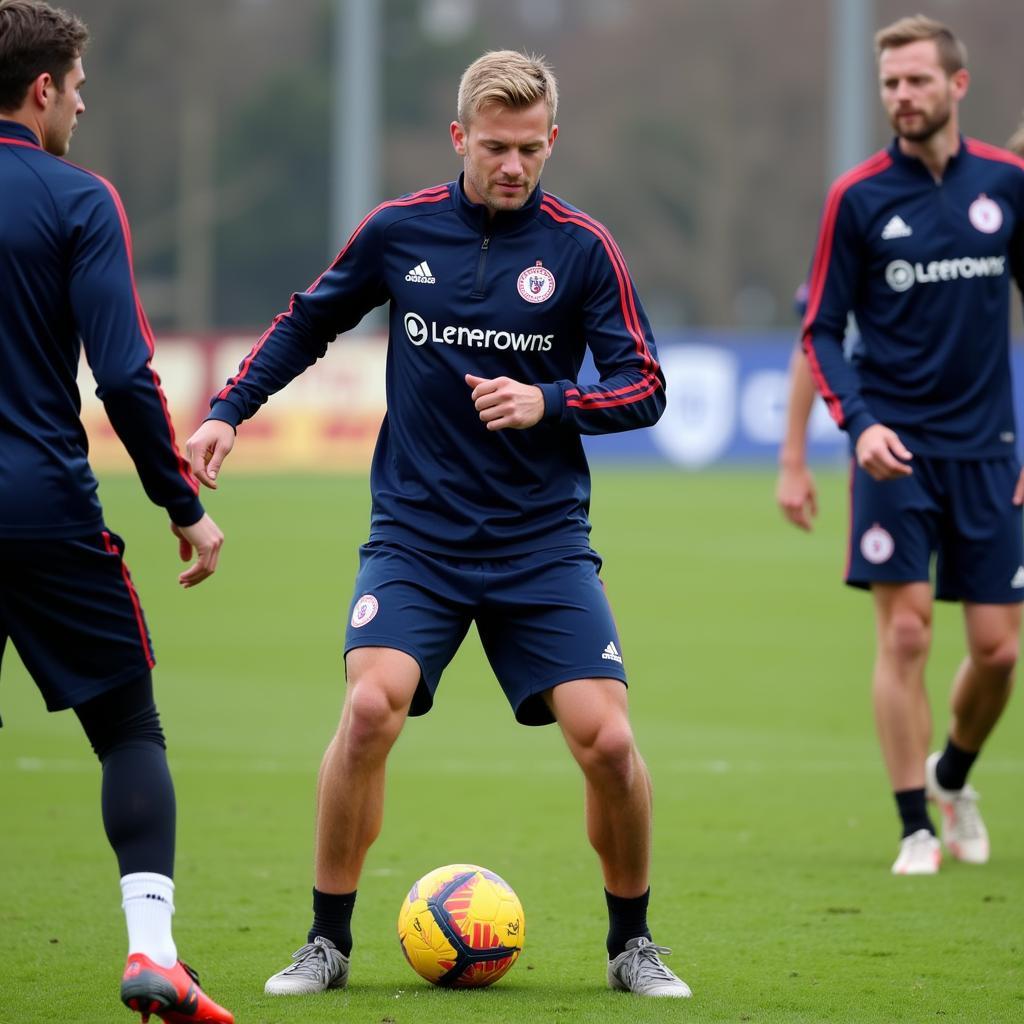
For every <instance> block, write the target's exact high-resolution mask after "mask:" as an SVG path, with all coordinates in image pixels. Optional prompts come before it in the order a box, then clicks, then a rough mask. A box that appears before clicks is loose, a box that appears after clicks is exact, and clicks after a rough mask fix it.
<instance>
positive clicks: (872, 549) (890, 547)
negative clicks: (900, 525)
mask: <svg viewBox="0 0 1024 1024" xmlns="http://www.w3.org/2000/svg"><path fill="white" fill-rule="evenodd" d="M895 550H896V542H895V541H894V540H893V539H892V534H891V533H890V532H889V531H888V530H883V529H882V527H881V526H879V525H878V523H875V525H874V526H872V527H871V528H870V529H867V530H865V531H864V534H863V536H862V537H861V539H860V553H861V554H862V555H863V556H864V557H865V558H866V559H867V560H868V561H869V562H870V563H871V564H872V565H881V564H882V563H883V562H888V561H889V559H890V558H892V553H893V552H894V551H895Z"/></svg>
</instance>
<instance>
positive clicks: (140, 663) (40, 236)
mask: <svg viewBox="0 0 1024 1024" xmlns="http://www.w3.org/2000/svg"><path fill="white" fill-rule="evenodd" d="M87 39H88V32H87V30H86V28H85V26H84V25H83V24H82V23H81V22H80V21H79V20H78V19H77V18H75V17H74V16H73V15H70V14H68V13H67V12H65V11H62V10H56V9H54V8H51V7H48V6H47V5H46V4H43V3H37V2H35V0H0V224H2V225H3V231H2V233H0V294H2V295H3V301H2V302H0V655H2V653H3V648H4V646H5V644H6V642H7V638H8V637H10V639H11V641H12V642H13V643H14V646H15V647H16V648H17V650H18V653H19V654H20V655H21V659H22V661H23V662H24V663H25V667H26V668H27V669H28V671H29V673H30V674H31V675H32V677H33V679H34V680H35V682H36V684H37V685H38V686H39V689H40V691H41V692H42V694H43V697H44V699H45V700H46V706H47V708H48V709H49V710H50V711H57V710H60V709H62V708H69V707H70V708H74V711H75V714H76V715H77V716H78V718H79V720H80V721H81V723H82V727H83V728H84V730H85V732H86V735H87V736H88V737H89V741H90V742H91V743H92V746H93V749H94V750H95V752H96V755H97V757H98V758H99V759H100V761H101V762H102V765H103V795H102V809H103V825H104V828H105V829H106V833H107V838H108V839H109V840H110V844H111V846H112V847H113V848H114V852H115V854H116V855H117V860H118V865H119V867H120V870H121V876H122V877H121V890H122V893H123V900H124V902H123V907H124V912H125V916H126V918H127V924H128V963H127V965H126V968H125V972H124V979H123V981H122V983H121V998H122V1000H123V1001H124V1002H125V1004H126V1005H127V1006H129V1007H130V1008H131V1009H134V1010H139V1011H141V1013H142V1019H143V1020H144V1021H145V1020H148V1019H149V1016H150V1014H151V1013H155V1014H157V1015H158V1016H160V1017H163V1018H164V1019H165V1020H168V1021H220V1022H228V1024H230V1022H231V1021H232V1020H233V1018H232V1016H231V1014H230V1013H228V1011H227V1010H224V1009H222V1008H221V1007H219V1006H217V1004H216V1003H214V1002H212V1001H211V1000H210V999H208V998H207V996H206V995H205V994H204V993H203V992H202V990H201V989H200V988H199V982H198V979H197V978H196V976H195V974H194V973H193V972H192V971H191V970H190V969H189V968H188V967H186V966H185V965H184V964H182V963H181V962H180V961H179V960H178V954H177V950H176V948H175V945H174V939H173V937H172V935H171V915H172V914H173V912H174V906H173V894H174V883H173V881H172V880H171V878H172V875H173V873H174V832H175V800H174V787H173V784H172V782H171V777H170V774H169V772H168V769H167V757H166V753H165V749H164V735H163V731H162V729H161V727H160V719H159V716H158V714H157V710H156V706H155V704H154V701H153V685H152V680H151V677H150V670H151V669H152V667H153V665H154V664H155V661H154V658H153V651H152V648H151V646H150V640H149V632H148V629H147V627H146V622H145V619H144V618H143V615H142V609H141V607H140V606H139V599H138V595H137V594H136V592H135V588H134V587H133V585H132V581H131V577H130V575H129V574H128V568H127V566H126V565H125V564H124V562H123V560H122V555H123V552H124V542H123V541H122V540H121V538H120V537H118V536H117V534H115V533H113V532H112V531H110V530H109V529H108V528H107V527H106V525H105V524H104V521H103V511H102V509H101V508H100V503H99V501H98V499H97V496H96V479H95V477H94V476H93V474H92V470H91V469H90V468H89V463H88V459H87V442H86V437H85V431H84V430H83V428H82V424H81V421H80V419H79V412H80V409H81V399H80V397H79V393H78V388H77V385H76V375H77V372H78V362H79V355H80V351H81V349H82V347H83V346H84V348H85V354H86V356H87V358H88V360H89V365H90V367H91V368H92V371H93V374H94V376H95V378H96V383H97V385H98V393H99V396H100V398H101V399H102V400H103V403H104V405H105V407H106V410H107V414H108V415H109V417H110V422H111V423H112V424H113V426H114V429H115V430H116V431H117V433H118V436H119V437H120V438H121V440H122V441H123V443H124V445H125V447H126V448H127V449H128V451H129V453H130V454H131V456H132V458H133V459H134V461H135V465H136V469H137V470H138V473H139V477H140V479H141V480H142V484H143V486H144V487H145V490H146V493H147V494H148V495H149V497H150V498H151V499H152V500H153V501H154V502H155V503H156V504H157V505H161V506H163V507H164V508H165V509H166V510H167V514H168V516H169V517H170V520H171V529H172V530H173V532H174V534H175V536H176V537H177V540H178V545H179V550H180V554H181V556H182V559H183V560H184V561H188V560H189V559H190V558H191V557H192V550H193V549H195V551H196V553H197V560H196V562H195V563H194V564H193V565H192V566H191V567H190V568H188V569H186V570H185V571H184V572H183V573H182V574H181V575H180V576H179V580H180V582H181V584H182V585H183V586H185V587H192V586H195V585H196V584H198V583H201V582H202V581H203V580H204V579H206V578H207V577H208V576H209V575H210V574H211V573H212V572H213V571H214V570H215V568H216V565H217V556H218V552H219V550H220V547H221V544H222V542H223V536H222V534H221V532H220V530H219V529H218V527H217V525H216V524H215V523H214V522H213V520H212V519H210V517H209V516H208V515H206V514H205V513H204V511H203V506H202V505H201V504H200V502H199V499H198V497H197V496H196V495H197V492H198V490H199V485H198V484H197V483H196V482H195V478H194V477H193V476H192V474H191V473H190V472H189V469H188V465H187V464H186V463H185V461H184V460H183V459H182V458H181V456H180V455H179V453H178V450H177V448H176V446H175V442H174V432H173V430H172V428H171V421H170V418H169V416H168V413H167V404H166V401H165V399H164V395H163V392H162V390H161V387H160V381H159V379H158V378H157V376H156V374H155V373H154V372H153V370H152V369H151V368H150V357H151V356H152V354H153V336H152V333H151V331H150V328H149V324H148V323H147V322H146V318H145V314H144V313H143V312H142V307H141V305H140V304H139V300H138V295H137V294H136V292H135V286H134V280H133V271H132V264H131V243H130V241H129V237H128V227H127V221H126V220H125V216H124V210H123V208H122V206H121V202H120V199H119V198H118V195H117V193H116V192H115V191H114V189H113V187H112V186H111V185H110V184H109V183H107V182H106V181H104V180H103V179H102V178H100V177H98V176H97V175H95V174H91V173H89V172H88V171H84V170H82V169H80V168H78V167H75V166H74V165H73V164H69V163H67V162H65V161H64V160H63V159H60V158H62V157H63V156H64V155H65V154H66V153H67V151H68V146H69V143H70V141H71V134H72V132H73V131H74V130H75V126H76V123H77V119H78V117H79V115H81V114H82V113H84V111H85V106H84V104H83V103H82V99H81V93H80V90H81V88H82V84H83V82H84V81H85V73H84V71H83V70H82V51H83V50H84V49H85V46H86V42H87ZM99 1016H100V1017H103V1018H104V1019H105V1018H106V1016H107V1015H106V1014H104V1013H100V1014H99Z"/></svg>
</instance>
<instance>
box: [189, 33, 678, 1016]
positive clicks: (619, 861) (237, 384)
mask: <svg viewBox="0 0 1024 1024" xmlns="http://www.w3.org/2000/svg"><path fill="white" fill-rule="evenodd" d="M556 101H557V87H556V83H555V79H554V77H553V75H552V74H551V71H550V69H549V68H548V66H547V65H546V64H545V63H544V62H543V61H542V60H541V59H539V58H535V57H528V56H526V55H524V54H521V53H515V52H512V51H496V52H492V53H488V54H485V55H484V56H483V57H481V58H480V59H479V60H477V61H476V62H475V63H474V64H472V65H471V66H470V67H469V68H468V69H467V71H466V72H465V74H464V76H463V78H462V81H461V85H460V88H459V99H458V120H456V121H453V122H452V123H451V126H450V135H451V141H452V145H453V147H454V149H455V152H456V153H457V154H458V155H459V156H460V157H461V158H462V160H463V168H464V173H463V174H462V176H461V177H460V179H459V180H458V181H453V182H448V183H447V184H443V185H437V186H434V187H433V188H427V189H424V190H422V191H420V192H417V193H414V194H413V195H409V196H405V197H403V198H400V199H396V200H392V201H391V202H385V203H382V204H381V205H380V206H379V207H377V208H376V209H375V210H373V211H372V212H371V213H370V214H368V215H367V216H366V218H365V219H364V220H363V222H362V223H361V224H360V225H359V226H358V227H357V228H356V230H355V232H354V233H353V235H352V237H351V238H350V239H349V241H348V243H347V244H346V246H345V247H344V249H342V251H341V253H340V254H339V255H338V257H337V258H336V259H335V261H334V263H332V264H331V266H330V267H328V269H327V270H326V271H325V272H324V273H323V275H321V277H319V278H318V279H317V280H316V281H315V282H314V283H313V284H312V285H311V286H310V287H309V289H307V290H306V291H305V292H300V293H298V294H296V295H293V296H292V301H291V305H290V306H289V308H288V310H287V312H285V313H283V314H281V315H280V316H278V317H277V318H276V319H275V320H274V322H273V324H272V325H271V327H270V328H269V330H268V331H267V332H266V334H264V335H263V337H262V338H261V339H260V340H259V342H258V343H257V345H256V347H255V348H254V349H253V350H252V352H250V354H249V355H248V356H247V357H246V358H245V360H244V361H243V362H242V364H241V366H240V368H239V372H238V374H237V376H235V377H234V378H232V379H231V380H230V381H228V383H227V385H226V386H225V388H224V389H223V390H222V391H221V392H220V393H219V394H218V395H217V396H215V398H214V399H213V402H212V411H211V414H210V418H209V419H207V420H206V421H205V422H204V423H203V424H202V425H201V426H200V427H199V429H198V430H197V431H196V433H195V434H194V435H193V436H192V438H190V440H189V442H188V445H187V451H188V452H189V453H190V458H191V460H192V467H193V469H194V470H195V472H196V474H197V475H198V476H199V479H200V480H201V481H203V482H204V483H205V484H207V485H209V486H213V485H214V484H215V481H216V478H217V474H218V471H219V469H220V467H221V464H222V462H223V460H224V458H225V456H226V455H227V454H228V452H229V451H230V450H231V447H232V444H233V443H234V436H235V431H234V428H235V427H236V426H237V425H238V424H239V423H241V422H242V421H243V420H245V419H247V418H248V417H250V416H252V415H253V414H254V413H255V412H256V411H257V410H258V409H259V407H260V405H261V404H262V403H263V402H264V401H266V399H267V397H268V396H269V395H271V394H272V393H273V392H275V391H277V390H278V389H279V388H282V387H284V386H285V385H286V384H287V383H288V382H289V381H290V380H292V379H293V378H294V377H295V376H297V375H298V374H299V373H301V372H302V371H303V370H304V369H305V368H306V367H307V366H309V365H310V364H312V363H313V362H315V361H316V360H317V359H318V358H319V357H320V356H322V355H323V354H324V352H325V350H326V348H327V346H328V344H330V343H331V342H332V341H333V340H334V339H335V337H336V336H337V335H338V334H340V333H343V332H345V331H348V330H351V329H352V328H353V327H354V326H355V325H356V324H357V323H358V322H359V321H360V320H361V319H362V318H363V317H364V316H365V315H366V314H367V313H368V312H369V311H370V310H371V309H373V308H374V307H375V306H380V305H383V304H385V303H387V304H388V305H389V307H390V310H389V317H390V320H389V325H390V333H389V341H388V361H387V381H386V384H387V403H388V410H387V415H386V417H385V419H384V423H383V425H382V427H381V431H380V435H379V437H378V441H377V448H376V452H375V454H374V458H373V465H372V469H371V477H370V490H371V494H372V518H371V525H370V539H369V543H368V544H367V545H365V546H364V547H363V549H362V551H361V559H360V569H359V574H358V576H357V579H356V584H355V592H354V595H353V599H352V603H351V606H350V607H351V615H350V621H349V626H348V630H347V635H346V641H345V652H346V653H345V667H346V673H347V678H348V686H347V689H346V693H345V701H344V707H343V710H342V714H341V722H340V725H339V727H338V731H337V734H336V736H335V737H334V739H333V740H332V741H331V743H330V745H329V747H328V749H327V752H326V754H325V755H324V759H323V763H322V767H321V771H320V780H319V787H318V809H317V828H316V865H315V887H314V890H313V925H312V927H311V928H310V930H309V934H308V937H307V938H308V944H307V945H305V946H303V947H302V948H301V949H300V950H298V952H296V953H295V954H294V958H293V959H294V962H293V964H292V965H290V966H289V967H287V968H285V969H284V970H282V971H281V972H279V973H278V974H275V975H274V976H273V977H272V978H270V979H269V981H268V982H267V984H266V991H267V992H270V993H276V994H289V993H303V992H319V991H323V990H325V989H328V988H336V987H341V986H343V985H344V984H345V983H346V981H347V978H348V973H349V954H350V951H351V948H352V937H351V914H352V906H353V903H354V901H355V898H356V892H355V891H356V886H357V884H358V881H359V876H360V872H361V870H362V866H363V861H364V858H365V856H366V853H367V851H368V849H369V847H370V845H371V843H372V842H373V841H374V839H375V838H376V837H377V835H378V833H379V831H380V828H381V821H382V811H383V800H384V768H385V762H386V759H387V755H388V752H389V751H390V749H391V747H392V744H393V743H394V742H395V740H396V739H397V737H398V734H399V732H400V731H401V729H402V727H403V725H404V723H405V720H406V717H407V716H408V715H410V714H411V715H420V714H423V713H425V712H426V711H427V710H428V709H429V708H430V706H431V703H432V701H433V697H434V691H435V690H436V688H437V685H438V683H439V681H440V678H441V674H442V672H443V670H444V668H445V666H446V665H447V664H448V662H449V661H450V660H451V658H452V656H453V655H454V654H455V651H456V650H457V649H458V647H459V645H460V644H461V642H462V640H463V638H464V637H465V635H466V632H467V630H468V628H469V625H470V623H471V622H473V621H475V622H476V625H477V628H478V631H479V634H480V637H481V640H482V642H483V646H484V649H485V651H486V653H487V656H488V658H489V660H490V663H491V665H492V667H493V669H494V671H495V674H496V675H497V677H498V679H499V681H500V683H501V686H502V688H503V689H504V691H505V694H506V696H507V698H508V700H509V703H510V704H511V706H512V708H513V710H514V712H515V715H516V718H517V719H518V720H519V721H520V722H521V723H523V724H527V725H542V724H545V723H549V722H554V721H557V722H558V724H559V726H560V728H561V730H562V733H563V734H564V737H565V740H566V742H567V744H568V746H569V749H570V750H571V752H572V754H573V756H574V757H575V758H576V760H577V762H578V763H579V766H580V768H581V769H582V771H583V775H584V779H585V791H586V818H587V830H588V835H589V838H590V841H591V843H592V845H593V846H594V848H595V850H596V851H597V854H598V857H599V859H600V861H601V866H602V869H603V873H604V882H605V890H606V895H607V905H608V913H609V922H610V925H609V934H608V942H607V947H608V965H607V977H608V983H609V984H610V985H611V987H613V988H616V989H628V990H630V991H633V992H637V993H640V994H641V995H647V996H683V997H685V996H689V995H690V990H689V988H688V987H687V986H686V985H685V984H684V983H683V982H682V981H680V980H679V979H678V978H677V977H676V976H675V975H674V974H673V973H672V972H671V971H670V970H669V969H668V968H667V967H666V966H665V965H664V964H663V963H662V961H661V959H660V954H664V953H667V952H668V950H666V949H665V948H663V947H660V946H656V945H654V944H653V943H652V941H651V933H650V931H649V930H648V927H647V903H648V894H649V885H648V872H649V860H650V835H651V786H650V779H649V776H648V773H647V769H646V767H645V765H644V762H643V760H642V759H641V757H640V755H639V753H638V752H637V748H636V745H635V743H634V740H633V733H632V729H631V727H630V722H629V715H628V709H627V701H626V686H625V682H626V673H625V669H624V666H623V655H622V653H621V650H622V647H621V642H620V640H619V636H618V632H617V630H616V627H615V622H614V620H613V618H612V614H611V610H610V608H609V605H608V601H607V599H606V597H605V595H604V591H603V588H602V585H601V581H600V579H599V576H598V570H599V568H600V565H601V560H600V558H599V557H598V556H597V555H596V554H595V553H594V552H593V551H592V550H591V549H590V546H589V540H588V538H589V531H590V523H589V519H588V509H589V495H590V475H589V470H588V468H587V463H586V458H585V456H584V452H583V446H582V444H581V438H580V435H581V434H584V433H587V434H600V433H606V432H610V431H617V430H629V429H633V428H636V427H644V426H649V425H650V424H652V423H654V422H655V421H656V420H657V419H658V417H659V416H660V415H661V413H662V411H663V409H664V404H665V397H664V395H665V391H664V378H663V376H662V373H661V369H660V367H659V364H658V361H657V355H656V351H655V346H654V339H653V337H652V335H651V330H650V326H649V324H648V322H647V318H646V316H645V314H644V311H643V308H642V306H641V305H640V300H639V298H638V296H637V293H636V290H635V289H634V287H633V283H632V281H631V280H630V277H629V273H628V271H627V269H626V264H625V261H624V260H623V258H622V254H621V252H620V251H619V249H618V247H617V246H616V244H615V242H614V240H613V239H612V237H611V235H610V234H609V232H608V230H607V229H606V228H605V227H604V226H603V225H601V224H599V223H598V222H597V221H595V220H593V218H591V217H589V216H588V215H587V214H585V213H583V212H581V211H580V210H578V209H576V208H575V207H573V206H570V205H569V204H568V203H566V202H564V201H563V200H562V199H559V198H558V197H556V196H554V195H550V194H548V193H546V192H544V190H543V189H541V188H540V186H539V180H540V175H541V171H542V169H543V167H544V163H545V161H546V160H547V158H548V156H549V155H550V154H551V150H552V147H553V145H554V143H555V138H556V136H557V135H558V127H557V126H556V125H555V123H554V120H555V112H556ZM588 345H589V347H590V349H591V351H592V353H593V356H594V360H595V363H596V365H597V368H598V370H599V373H600V376H601V382H600V383H599V384H594V385H582V384H579V383H577V380H576V377H577V374H578V372H579V369H580V366H581V363H582V360H583V356H584V352H585V350H586V347H587V346H588Z"/></svg>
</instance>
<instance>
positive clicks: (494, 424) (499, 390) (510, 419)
mask: <svg viewBox="0 0 1024 1024" xmlns="http://www.w3.org/2000/svg"><path fill="white" fill-rule="evenodd" d="M466 383H467V384H468V385H469V386H470V387H471V388H472V389H473V393H472V394H471V395H470V396H469V397H470V398H472V399H473V404H474V405H475V406H476V411H477V412H478V413H480V419H481V421H482V422H483V423H484V424H485V425H486V427H487V429H488V430H506V429H508V428H511V429H512V430H525V429H526V428H527V427H532V426H535V425H536V424H538V423H540V421H541V419H542V418H543V416H544V395H543V393H542V392H541V390H540V388H539V387H537V385H536V384H520V383H519V381H517V380H512V378H511V377H495V378H493V379H492V380H488V379H487V378H486V377H474V376H473V374H471V373H467V374H466Z"/></svg>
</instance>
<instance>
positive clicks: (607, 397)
mask: <svg viewBox="0 0 1024 1024" xmlns="http://www.w3.org/2000/svg"><path fill="white" fill-rule="evenodd" d="M541 209H542V210H543V211H544V212H545V213H546V214H547V215H548V216H549V217H551V218H552V219H553V220H555V221H557V222H558V223H559V224H575V225H577V226H578V227H582V228H585V229H586V230H587V231H590V232H591V233H592V234H594V235H596V236H597V237H598V238H599V239H600V240H601V244H602V245H603V247H604V250H605V253H606V254H607V256H608V260H609V262H610V263H611V265H612V269H613V270H614V272H615V278H616V280H617V281H618V284H619V306H620V308H621V310H622V319H623V323H624V324H625V326H626V330H627V331H628V332H629V334H630V336H631V337H632V338H633V344H634V347H635V348H636V352H637V355H638V356H640V359H641V360H642V364H643V365H642V369H641V373H642V374H643V376H644V383H642V384H631V385H629V386H628V387H624V388H619V389H617V390H616V391H612V392H599V393H594V394H590V395H583V396H581V397H579V398H573V399H568V396H567V403H566V404H568V405H571V406H574V407H581V408H607V407H610V406H614V405H625V404H628V403H630V402H637V401H640V400H642V399H644V398H647V397H648V396H649V395H651V394H653V393H654V392H655V391H656V390H657V389H658V388H660V387H661V381H660V380H658V377H657V376H656V373H655V371H656V369H657V366H658V364H657V362H656V360H655V359H654V357H653V355H652V354H651V350H650V348H649V346H648V344H647V338H646V336H645V334H644V330H643V325H642V324H641V323H640V315H639V313H638V312H637V308H636V300H635V297H634V292H633V282H632V280H631V279H630V276H629V270H628V268H627V267H626V261H625V259H624V258H623V256H622V253H621V251H620V250H619V247H618V245H616V243H615V240H614V239H613V238H612V236H611V233H610V232H609V231H608V229H607V228H606V227H605V226H604V225H603V224H601V223H600V222H599V221H596V220H594V219H593V218H591V217H589V216H588V215H587V214H584V213H581V212H579V211H576V210H571V209H569V208H568V207H566V206H563V205H562V204H561V203H560V202H559V201H558V200H556V199H555V198H554V196H552V195H550V194H545V196H544V198H543V199H542V200H541ZM638 388H640V389H641V390H639V391H638V390H637V389H638Z"/></svg>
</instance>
